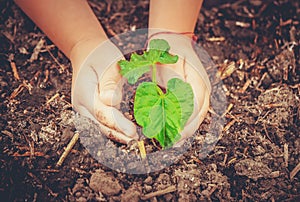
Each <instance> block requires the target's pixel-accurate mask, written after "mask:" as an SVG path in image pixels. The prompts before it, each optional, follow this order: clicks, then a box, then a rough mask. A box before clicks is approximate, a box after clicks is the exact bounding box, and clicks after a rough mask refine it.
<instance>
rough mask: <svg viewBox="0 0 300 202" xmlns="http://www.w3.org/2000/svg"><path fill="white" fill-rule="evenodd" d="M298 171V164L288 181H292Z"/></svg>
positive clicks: (299, 168)
mask: <svg viewBox="0 0 300 202" xmlns="http://www.w3.org/2000/svg"><path fill="white" fill-rule="evenodd" d="M299 171H300V163H298V165H297V166H296V167H295V168H294V169H293V170H292V171H291V173H290V179H291V180H293V179H294V177H295V176H296V175H297V173H298V172H299Z"/></svg>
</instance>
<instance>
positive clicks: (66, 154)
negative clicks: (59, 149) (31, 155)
mask: <svg viewBox="0 0 300 202" xmlns="http://www.w3.org/2000/svg"><path fill="white" fill-rule="evenodd" d="M78 138H79V133H75V134H74V136H73V137H72V139H71V141H70V142H69V144H68V146H67V148H66V149H65V151H64V153H63V154H62V155H61V156H60V158H59V160H58V162H57V163H56V166H57V167H60V166H61V165H62V163H63V162H64V160H65V159H66V157H67V156H68V154H69V153H70V151H71V150H72V148H73V146H74V145H75V143H76V142H77V140H78Z"/></svg>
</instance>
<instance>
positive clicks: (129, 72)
mask: <svg viewBox="0 0 300 202" xmlns="http://www.w3.org/2000/svg"><path fill="white" fill-rule="evenodd" d="M169 49H170V46H169V44H168V42H167V41H166V40H163V39H153V40H151V41H150V44H149V50H148V51H145V52H144V53H143V54H142V55H138V54H136V53H133V54H132V55H131V57H130V60H129V61H127V60H120V61H119V62H118V64H119V65H120V68H121V71H120V73H121V75H123V76H124V77H126V78H127V79H128V83H130V84H134V83H136V82H137V80H138V79H139V78H140V77H141V76H142V75H143V74H144V73H146V72H148V71H150V66H153V65H154V64H157V63H161V64H173V63H176V62H177V60H178V56H174V55H171V54H169V53H168V51H169Z"/></svg>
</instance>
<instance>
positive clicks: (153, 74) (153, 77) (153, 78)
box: [152, 64, 157, 84]
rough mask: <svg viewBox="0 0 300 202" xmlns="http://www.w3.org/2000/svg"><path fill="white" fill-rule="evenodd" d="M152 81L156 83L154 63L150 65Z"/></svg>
mask: <svg viewBox="0 0 300 202" xmlns="http://www.w3.org/2000/svg"><path fill="white" fill-rule="evenodd" d="M152 82H153V83H155V84H157V83H156V64H153V65H152Z"/></svg>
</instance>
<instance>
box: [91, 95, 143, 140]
mask: <svg viewBox="0 0 300 202" xmlns="http://www.w3.org/2000/svg"><path fill="white" fill-rule="evenodd" d="M94 111H95V117H96V119H97V120H98V121H99V122H100V123H101V124H103V125H105V126H107V127H109V128H111V129H113V130H116V131H118V132H120V133H123V134H124V135H126V136H128V137H130V138H134V139H137V138H138V135H137V133H136V127H135V125H134V123H132V122H131V121H130V120H128V119H127V118H125V116H124V115H123V114H122V113H121V112H120V111H119V110H118V109H116V108H115V107H111V106H107V105H105V104H103V103H102V102H101V100H100V99H98V101H96V102H95V110H94Z"/></svg>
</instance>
